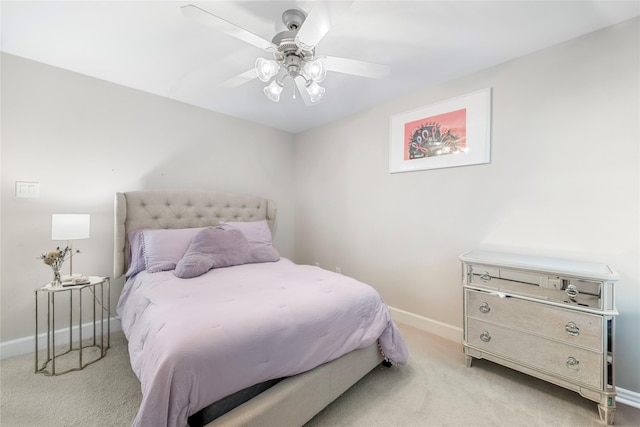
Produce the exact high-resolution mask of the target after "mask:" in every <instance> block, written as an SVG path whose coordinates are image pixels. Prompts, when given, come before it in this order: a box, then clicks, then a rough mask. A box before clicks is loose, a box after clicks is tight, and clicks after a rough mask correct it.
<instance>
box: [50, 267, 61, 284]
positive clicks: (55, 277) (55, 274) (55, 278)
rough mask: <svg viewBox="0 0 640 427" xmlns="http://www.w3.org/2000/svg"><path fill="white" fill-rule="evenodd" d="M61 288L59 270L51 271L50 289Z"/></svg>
mask: <svg viewBox="0 0 640 427" xmlns="http://www.w3.org/2000/svg"><path fill="white" fill-rule="evenodd" d="M60 286H62V279H61V277H60V270H56V269H55V268H54V269H53V280H52V281H51V287H52V288H59V287H60Z"/></svg>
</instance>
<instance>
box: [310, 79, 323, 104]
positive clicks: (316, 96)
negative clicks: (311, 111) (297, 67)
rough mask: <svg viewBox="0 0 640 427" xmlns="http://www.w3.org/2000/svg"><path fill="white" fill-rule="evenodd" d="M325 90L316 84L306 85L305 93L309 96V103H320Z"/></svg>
mask: <svg viewBox="0 0 640 427" xmlns="http://www.w3.org/2000/svg"><path fill="white" fill-rule="evenodd" d="M325 90H326V89H325V88H323V87H322V86H320V85H319V84H318V83H316V82H312V83H311V84H309V85H307V93H308V94H309V99H310V100H311V102H318V101H320V100H321V99H322V97H323V96H324V92H325Z"/></svg>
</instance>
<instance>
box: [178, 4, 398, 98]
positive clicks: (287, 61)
mask: <svg viewBox="0 0 640 427" xmlns="http://www.w3.org/2000/svg"><path fill="white" fill-rule="evenodd" d="M350 3H351V2H346V1H345V2H338V3H334V2H327V3H318V4H316V5H315V6H314V8H313V9H312V10H311V12H310V13H309V15H308V16H307V15H306V14H305V13H304V12H303V11H301V10H298V9H288V10H286V11H285V12H284V13H283V14H282V22H283V23H284V25H285V26H286V28H287V29H286V30H285V31H281V32H279V33H277V34H276V35H275V36H274V37H273V39H272V40H271V42H269V41H267V40H265V39H263V38H262V37H260V36H258V35H255V34H253V33H251V32H249V31H247V30H245V29H244V28H241V27H239V26H237V25H235V24H233V23H231V22H229V21H227V20H225V19H223V18H221V17H218V16H216V15H214V14H212V13H210V12H207V11H206V10H204V9H201V8H199V7H197V6H194V5H187V6H182V13H183V15H184V16H186V17H188V18H190V19H194V20H197V21H198V22H201V23H204V24H207V25H210V26H212V27H214V28H216V29H218V30H220V31H222V32H224V33H226V34H228V35H230V36H232V37H235V38H236V39H238V40H241V41H243V42H246V43H249V44H251V45H253V46H255V47H258V48H260V49H262V50H264V51H266V52H269V53H271V54H273V59H265V58H258V59H256V62H255V65H254V69H255V75H253V78H255V77H258V79H260V81H263V82H265V83H267V82H269V81H271V82H270V83H269V84H268V85H267V86H265V87H264V89H263V92H264V94H265V95H266V97H267V98H268V99H270V100H271V101H273V102H278V101H280V94H281V93H282V91H283V89H284V80H285V79H286V78H287V77H290V78H291V79H292V80H293V82H294V88H293V90H294V92H293V98H295V97H296V96H295V91H296V86H297V88H298V91H299V92H300V94H301V95H303V96H302V98H303V100H304V102H305V104H307V105H311V104H314V103H316V102H318V101H320V100H321V99H322V97H323V96H324V94H325V92H326V90H325V88H323V87H322V86H320V85H319V84H318V83H321V82H322V81H323V80H324V79H325V77H326V76H327V71H328V70H332V71H337V72H341V73H345V74H351V75H356V76H360V77H370V78H383V77H385V76H386V75H387V74H388V72H389V67H388V66H387V65H381V64H374V63H370V62H364V61H357V60H354V59H346V58H335V57H330V56H322V57H318V56H316V53H315V46H316V45H317V44H318V43H319V42H320V40H321V39H322V38H323V37H324V36H325V34H326V33H327V32H328V31H329V29H330V28H331V24H332V21H333V19H334V18H335V15H336V10H338V11H339V13H341V12H342V11H344V10H346V9H347V8H348V6H349V5H350ZM251 72H252V73H253V70H252V71H251ZM245 74H247V73H246V72H245V73H242V74H241V76H244V75H245ZM272 79H273V80H272ZM249 80H250V79H249V78H242V79H238V82H240V83H244V82H246V81H249Z"/></svg>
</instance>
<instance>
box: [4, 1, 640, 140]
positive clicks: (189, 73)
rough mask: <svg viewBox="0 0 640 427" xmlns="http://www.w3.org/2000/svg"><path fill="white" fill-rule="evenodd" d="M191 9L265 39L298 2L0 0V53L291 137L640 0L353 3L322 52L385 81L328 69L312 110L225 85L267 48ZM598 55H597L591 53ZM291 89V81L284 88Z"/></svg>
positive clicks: (592, 26) (639, 5) (550, 40)
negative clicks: (361, 64)
mask: <svg viewBox="0 0 640 427" xmlns="http://www.w3.org/2000/svg"><path fill="white" fill-rule="evenodd" d="M189 3H191V4H195V5H197V6H199V7H201V8H203V9H206V10H208V11H210V12H212V13H214V14H216V15H218V16H219V17H223V18H225V19H226V20H228V21H231V22H233V23H235V24H236V25H239V26H241V27H243V28H245V29H247V30H249V31H251V32H253V33H255V34H257V35H259V36H261V37H263V38H265V39H267V40H271V38H272V37H273V35H274V34H275V33H276V32H278V31H282V30H283V29H284V24H282V21H281V15H282V12H283V11H284V10H286V9H289V8H294V7H296V8H300V9H302V10H304V11H305V12H307V13H308V12H309V11H310V10H311V8H312V7H313V6H314V2H300V1H251V2H249V1H189V0H187V1H180V2H174V1H143V2H132V1H110V2H108V1H105V2H94V1H84V2H78V1H72V2H29V1H16V2H12V1H2V3H1V4H0V7H1V9H0V13H1V16H2V39H1V42H2V51H3V52H7V53H10V54H13V55H18V56H22V57H25V58H28V59H32V60H34V61H39V62H43V63H46V64H50V65H53V66H56V67H60V68H64V69H67V70H71V71H75V72H78V73H81V74H85V75H88V76H92V77H96V78H99V79H103V80H106V81H110V82H113V83H117V84H120V85H124V86H128V87H131V88H135V89H139V90H143V91H146V92H150V93H153V94H156V95H160V96H164V97H168V98H172V99H175V100H178V101H182V102H185V103H188V104H193V105H196V106H199V107H202V108H206V109H209V110H213V111H217V112H220V113H224V114H228V115H231V116H235V117H239V118H242V119H246V120H250V121H253V122H257V123H262V124H265V125H268V126H272V127H275V128H278V129H283V130H286V131H289V132H292V133H297V132H301V131H304V130H306V129H310V128H313V127H316V126H319V125H322V124H324V123H328V122H330V121H333V120H336V119H339V118H342V117H345V116H348V115H350V114H353V113H356V112H358V111H362V110H366V109H368V108H371V107H373V106H375V105H378V104H380V103H383V102H385V101H388V100H390V99H393V98H395V97H399V96H402V95H405V94H408V93H410V92H412V91H416V90H423V89H426V88H428V87H430V86H433V85H436V84H438V83H441V82H444V81H447V80H451V79H454V78H457V77H460V76H464V75H468V74H471V73H474V72H476V71H479V70H482V69H485V68H488V67H491V66H493V65H496V64H499V63H501V62H504V61H507V60H509V59H512V58H516V57H519V56H522V55H525V54H528V53H530V52H533V51H536V50H539V49H543V48H545V47H548V46H551V45H554V44H557V43H560V42H563V41H565V40H569V39H572V38H575V37H578V36H580V35H583V34H586V33H589V32H592V31H595V30H598V29H600V28H604V27H607V26H610V25H613V24H616V23H618V22H622V21H624V20H627V19H630V18H632V17H634V16H638V15H639V14H640V1H620V2H617V1H466V2H458V1H410V2H398V1H365V0H360V1H355V2H353V4H352V5H351V7H350V8H349V9H348V11H347V12H346V13H345V14H344V15H342V18H341V19H340V20H339V21H338V22H337V23H336V24H335V25H334V26H333V27H332V28H331V30H330V31H329V33H328V34H327V35H326V36H325V37H324V38H323V39H322V40H321V42H320V43H319V44H318V45H317V47H316V53H317V54H320V55H331V56H338V57H344V58H353V59H358V60H363V61H368V62H377V63H382V64H388V65H390V66H391V73H390V75H389V76H388V77H386V78H384V79H382V80H374V79H368V78H363V77H355V76H352V75H348V74H341V73H337V72H331V73H329V75H328V76H327V78H326V80H325V81H324V82H323V83H322V85H323V86H324V87H326V89H327V92H326V94H325V96H324V98H323V99H322V100H321V101H320V102H319V103H317V104H315V105H312V106H305V105H304V103H303V102H302V99H300V96H299V95H298V99H293V98H292V95H293V91H292V86H291V85H290V84H289V85H287V84H285V90H284V92H283V93H282V98H281V100H280V102H279V103H273V102H271V101H269V100H268V99H267V98H266V97H265V96H264V94H263V93H262V87H263V86H265V83H262V82H261V81H259V80H257V79H254V80H252V81H250V82H248V83H246V84H244V85H241V86H239V87H236V88H234V89H225V88H223V87H222V86H221V85H220V83H222V82H223V81H225V80H227V79H229V78H232V77H234V76H236V75H238V74H240V73H242V72H245V71H247V70H249V69H251V68H252V67H253V64H254V63H255V60H256V58H257V57H258V56H262V57H265V58H270V55H269V54H267V53H266V52H264V51H262V50H260V49H258V48H256V47H253V46H251V45H248V44H246V43H243V42H241V41H239V40H237V39H235V38H232V37H230V36H228V35H226V34H223V33H221V32H219V31H218V30H216V29H214V28H211V27H208V26H205V25H202V24H200V23H198V22H195V21H192V20H189V19H187V18H185V17H183V16H182V14H181V9H180V7H181V6H183V5H186V4H189ZM593 54H594V55H597V54H598V53H597V52H593ZM289 82H290V81H289Z"/></svg>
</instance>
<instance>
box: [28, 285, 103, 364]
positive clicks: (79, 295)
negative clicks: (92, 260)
mask: <svg viewBox="0 0 640 427" xmlns="http://www.w3.org/2000/svg"><path fill="white" fill-rule="evenodd" d="M88 279H89V283H85V284H80V285H73V286H58V287H52V286H51V284H46V285H44V286H42V287H40V288H38V289H36V290H35V314H36V319H35V320H36V324H35V373H42V374H44V375H48V376H53V375H62V374H65V373H67V372H71V371H78V370H81V369H83V368H85V367H86V366H88V365H90V364H92V363H95V362H97V361H98V360H100V359H102V358H103V357H104V356H106V354H107V350H108V349H109V347H110V346H111V321H110V313H111V298H110V295H111V280H110V278H109V277H100V276H89V277H88ZM86 291H89V292H90V293H91V294H92V297H93V298H91V301H90V303H91V302H92V303H93V323H88V324H87V325H83V323H82V314H83V313H82V305H83V293H84V294H86V293H87V292H86ZM43 295H46V307H47V308H46V316H47V320H46V322H47V330H46V339H47V344H46V347H47V352H46V359H45V360H44V361H42V362H41V361H40V359H41V357H40V355H39V353H38V338H39V337H38V335H39V329H38V326H39V319H38V299H44V297H43ZM56 297H58V298H65V297H67V298H69V307H68V310H69V325H68V329H69V347H68V348H67V349H66V350H64V349H63V350H60V349H58V351H62V352H61V353H59V354H56ZM84 299H87V300H88V299H89V298H87V297H85V298H84ZM98 306H99V307H98ZM74 309H76V313H77V316H75V317H76V319H75V320H76V322H77V323H76V325H75V326H74ZM105 317H106V319H105ZM98 319H99V320H98ZM105 321H106V330H107V331H106V332H107V333H106V337H105ZM91 327H92V328H93V334H92V335H93V336H92V337H91V336H90V337H89V339H88V340H86V341H87V342H83V336H82V334H83V329H85V330H87V329H90V328H91ZM98 330H99V335H98ZM74 331H75V332H76V335H77V341H75V342H74V339H73V335H74ZM65 332H66V331H64V330H63V331H62V333H65ZM90 348H97V349H98V350H99V353H98V357H97V358H95V357H93V358H92V360H90V361H86V360H85V361H84V363H83V352H84V351H85V350H87V349H90ZM72 352H75V353H77V354H78V364H77V367H71V368H68V369H66V370H64V371H62V372H57V371H56V359H59V358H60V357H62V356H65V355H66V354H69V353H72ZM68 357H69V356H68ZM70 357H73V356H70ZM65 365H67V366H68V364H66V363H65ZM72 365H73V364H72Z"/></svg>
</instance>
